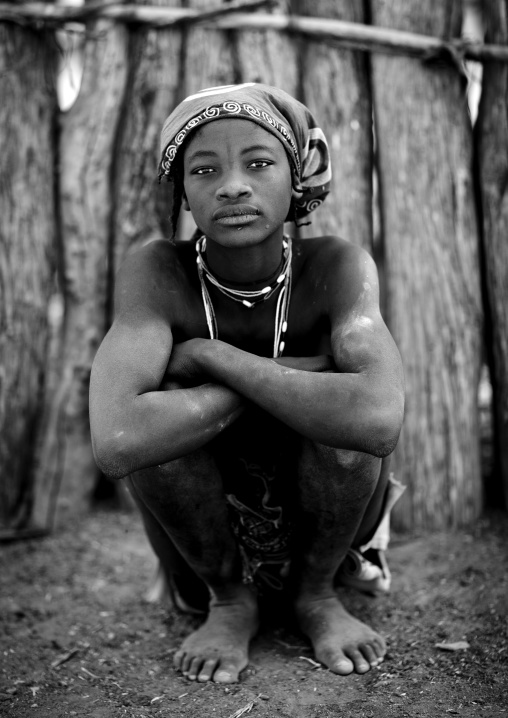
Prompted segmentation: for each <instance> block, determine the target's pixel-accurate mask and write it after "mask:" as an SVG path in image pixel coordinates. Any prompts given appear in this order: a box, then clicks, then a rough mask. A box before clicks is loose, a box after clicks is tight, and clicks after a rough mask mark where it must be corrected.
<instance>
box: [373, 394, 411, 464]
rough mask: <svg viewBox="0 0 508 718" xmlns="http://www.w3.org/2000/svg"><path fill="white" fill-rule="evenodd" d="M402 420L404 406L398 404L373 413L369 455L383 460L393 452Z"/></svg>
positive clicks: (395, 403)
mask: <svg viewBox="0 0 508 718" xmlns="http://www.w3.org/2000/svg"><path fill="white" fill-rule="evenodd" d="M403 418H404V405H403V403H400V402H394V403H393V404H392V405H391V406H389V407H385V408H383V409H382V410H380V411H377V412H373V415H372V417H371V427H370V431H369V437H370V440H369V449H368V451H369V453H370V454H373V455H374V456H377V457H378V458H380V459H384V458H385V457H387V456H389V455H390V454H391V453H392V452H393V451H394V449H395V447H396V446H397V443H398V441H399V436H400V432H401V429H402V421H403Z"/></svg>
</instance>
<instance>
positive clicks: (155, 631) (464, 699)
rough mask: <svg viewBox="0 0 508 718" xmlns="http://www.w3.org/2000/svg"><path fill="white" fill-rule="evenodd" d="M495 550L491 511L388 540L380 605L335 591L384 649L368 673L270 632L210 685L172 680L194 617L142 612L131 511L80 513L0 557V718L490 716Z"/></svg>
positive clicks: (503, 547) (500, 593)
mask: <svg viewBox="0 0 508 718" xmlns="http://www.w3.org/2000/svg"><path fill="white" fill-rule="evenodd" d="M507 539H508V521H507V518H506V514H503V515H494V516H491V517H489V518H488V519H484V520H482V521H481V522H479V523H478V524H477V525H476V526H475V528H474V529H473V530H470V531H466V532H460V533H455V534H439V535H432V536H427V537H412V538H407V537H398V538H395V540H393V541H392V546H391V549H390V553H389V562H390V566H391V568H392V571H393V574H394V580H393V589H392V593H391V594H390V595H389V596H386V597H382V598H369V597H366V596H360V595H359V594H357V593H355V592H353V591H345V592H344V601H345V604H346V606H347V607H348V609H349V610H350V611H352V612H353V613H354V614H355V615H356V616H358V617H359V618H360V619H362V620H364V621H366V622H368V623H370V624H371V625H373V626H374V627H375V628H376V629H377V630H379V631H381V632H382V633H383V635H385V636H386V638H387V641H388V644H389V652H388V655H387V657H386V660H385V661H384V663H383V664H381V665H380V666H379V667H378V668H377V669H375V670H373V671H371V672H369V673H368V674H366V675H364V676H358V675H353V676H348V677H345V678H344V677H339V676H335V675H333V674H332V673H330V672H329V671H327V670H325V669H323V668H321V667H316V666H315V665H314V664H313V663H312V662H311V661H310V660H308V659H311V658H312V653H311V650H310V648H309V646H308V644H307V642H306V640H305V638H304V637H303V636H301V635H299V634H298V632H296V631H295V630H294V629H292V628H291V626H290V625H285V626H284V625H280V624H279V625H277V624H276V625H271V626H266V627H265V628H264V629H263V630H262V632H261V633H260V635H259V636H258V638H256V639H255V641H254V643H253V646H252V651H251V663H250V665H249V667H248V668H247V669H246V670H245V671H244V672H243V674H242V680H241V682H240V683H239V684H236V685H233V686H230V687H224V686H219V685H216V684H210V683H205V684H201V683H191V682H189V681H187V680H186V679H185V678H183V677H182V676H179V675H178V674H176V673H175V672H174V670H173V668H172V655H173V652H174V651H175V649H176V648H177V647H178V646H179V644H180V642H181V640H182V638H183V637H184V636H185V635H186V634H187V633H189V631H190V630H192V629H193V628H194V627H195V626H196V625H197V624H198V619H195V618H189V617H185V616H182V615H180V614H177V613H176V612H174V611H173V610H168V609H167V607H163V606H161V605H153V604H150V603H147V602H146V601H145V599H144V593H145V591H146V588H147V586H148V585H149V583H150V581H151V578H152V575H153V572H154V570H155V559H154V557H153V555H152V553H151V551H150V548H149V546H148V543H147V540H146V538H145V536H144V533H143V530H142V527H141V523H140V520H139V518H138V516H137V514H134V513H129V512H126V511H113V510H108V511H106V510H100V511H95V512H94V513H92V514H91V515H90V516H88V517H86V518H84V519H83V520H82V521H80V522H77V523H76V524H75V525H74V526H73V527H69V528H66V529H61V530H59V531H58V532H56V533H54V534H53V535H51V536H49V537H47V538H44V539H39V540H27V541H19V542H15V543H10V544H3V545H2V546H0V589H1V594H0V715H1V716H5V717H9V716H18V717H21V718H25V717H27V716H31V717H34V716H37V717H38V716H41V717H44V718H45V717H46V716H47V717H49V716H51V718H58V717H60V716H87V717H92V718H110V717H115V718H116V716H126V717H128V718H140V717H141V716H171V717H172V718H173V717H174V718H201V717H203V718H204V717H206V718H209V717H210V716H217V718H233V717H235V718H239V717H240V716H241V715H247V714H249V713H250V715H251V716H252V718H261V717H262V716H269V717H270V718H272V717H279V716H280V718H283V717H288V718H289V717H291V718H300V716H301V717H302V718H303V717H305V718H327V717H328V716H348V717H349V716H350V717H352V718H360V717H362V718H364V717H365V718H366V717H367V716H369V717H370V716H375V717H376V718H383V717H385V716H386V717H388V716H390V718H393V717H395V718H397V717H398V716H401V717H402V716H426V717H428V718H430V717H431V716H432V717H434V716H447V715H459V716H475V717H476V716H482V717H485V718H487V717H489V718H490V717H491V716H504V715H505V714H506V713H507V712H508V625H507V617H508V550H507V546H508V542H507ZM437 644H451V646H450V645H449V646H448V648H454V649H455V650H446V649H444V648H442V647H441V648H439V647H438V645H437ZM454 644H458V645H454Z"/></svg>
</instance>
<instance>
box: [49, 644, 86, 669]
mask: <svg viewBox="0 0 508 718" xmlns="http://www.w3.org/2000/svg"><path fill="white" fill-rule="evenodd" d="M78 652H79V649H78V648H73V649H72V650H70V651H67V653H64V654H63V655H61V656H59V657H58V658H55V660H54V661H53V662H52V664H51V668H57V667H58V666H61V665H62V663H67V661H70V660H71V658H74V656H75V655H76V653H78Z"/></svg>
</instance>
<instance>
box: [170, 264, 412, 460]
mask: <svg viewBox="0 0 508 718" xmlns="http://www.w3.org/2000/svg"><path fill="white" fill-rule="evenodd" d="M354 258H356V260H355V261H352V262H351V263H350V264H351V265H352V266H344V260H343V259H342V260H341V265H340V266H339V265H336V266H334V265H333V262H331V261H330V260H328V261H327V263H326V265H327V266H328V267H329V271H330V272H332V276H328V277H327V278H326V281H325V279H323V286H332V287H334V288H333V289H332V290H331V291H330V292H329V294H328V296H327V298H326V301H327V303H328V306H327V311H328V315H329V318H330V323H331V343H332V350H333V359H334V361H335V365H336V372H335V373H330V372H327V371H323V370H319V369H318V371H302V370H301V368H295V367H296V366H298V362H299V361H300V360H298V359H297V360H294V361H295V362H296V364H295V363H292V360H291V359H288V360H284V359H282V360H273V359H267V358H263V357H259V356H256V355H253V354H250V353H248V352H245V351H242V350H240V349H237V348H235V347H233V346H231V345H229V344H226V343H225V342H221V341H219V340H213V341H211V340H207V339H193V340H191V341H189V342H185V343H183V344H181V345H179V346H177V347H175V350H174V352H173V354H172V357H171V360H170V363H169V365H168V371H169V372H171V373H173V374H174V376H177V377H178V376H180V377H182V378H184V377H187V378H189V377H191V376H196V375H198V376H202V377H207V378H208V379H209V380H211V381H215V382H219V383H220V384H224V385H226V386H228V387H229V388H231V389H233V390H234V391H236V392H238V393H239V394H240V395H241V396H243V397H245V398H246V399H248V400H249V401H251V402H253V403H255V404H257V405H258V406H259V407H261V408H262V409H264V410H266V411H267V412H269V413H270V414H272V415H273V416H275V417H276V418H277V419H280V420H281V421H283V422H284V423H285V424H287V425H288V426H290V427H291V428H293V429H294V430H295V431H297V432H298V433H300V434H302V435H303V436H306V437H308V438H310V439H313V440H314V441H317V442H319V443H322V444H326V445H328V446H333V447H336V448H341V449H351V450H356V451H363V452H367V453H370V454H373V455H375V456H380V457H382V456H386V455H388V454H389V453H390V452H391V451H393V449H394V447H395V445H396V443H397V439H398V436H399V432H400V428H401V424H402V418H403V405H404V386H403V374H402V366H401V360H400V356H399V353H398V350H397V348H396V346H395V343H394V341H393V339H392V337H391V335H390V333H389V332H388V329H387V328H386V326H385V324H384V322H383V320H382V318H381V315H380V312H379V305H378V285H377V272H376V269H375V266H374V263H373V262H372V260H371V259H370V258H367V255H364V254H362V256H361V261H358V255H357V253H353V259H354ZM323 267H324V265H323ZM333 272H336V275H335V276H333ZM345 281H346V283H347V286H346V289H345V288H344V282H345ZM314 360H315V359H314V358H311V361H314ZM318 360H319V358H318ZM285 363H287V364H288V366H284V364H285Z"/></svg>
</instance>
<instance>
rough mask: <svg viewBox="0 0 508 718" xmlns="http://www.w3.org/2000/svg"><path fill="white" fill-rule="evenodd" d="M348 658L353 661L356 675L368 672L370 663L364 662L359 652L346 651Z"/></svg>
mask: <svg viewBox="0 0 508 718" xmlns="http://www.w3.org/2000/svg"><path fill="white" fill-rule="evenodd" d="M348 656H349V658H350V659H351V660H352V661H353V664H354V667H355V671H356V672H357V673H367V671H370V663H368V662H367V661H366V660H365V658H364V657H363V656H362V654H361V653H360V651H357V650H351V651H348Z"/></svg>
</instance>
